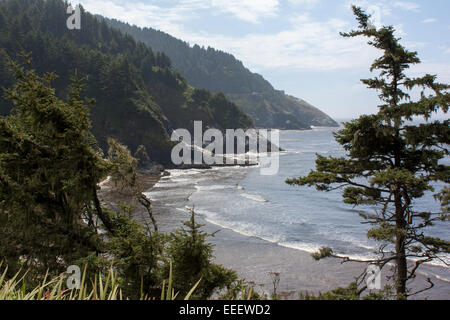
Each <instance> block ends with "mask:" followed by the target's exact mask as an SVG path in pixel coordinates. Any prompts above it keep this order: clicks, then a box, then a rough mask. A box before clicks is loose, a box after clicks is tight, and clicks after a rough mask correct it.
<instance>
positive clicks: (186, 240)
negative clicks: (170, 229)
mask: <svg viewBox="0 0 450 320" xmlns="http://www.w3.org/2000/svg"><path fill="white" fill-rule="evenodd" d="M184 225H185V227H186V228H181V230H177V231H176V232H175V233H172V234H171V237H170V243H169V246H168V248H167V252H168V256H169V258H170V259H171V261H172V262H173V269H174V277H173V278H174V283H175V285H174V288H175V291H179V292H180V294H181V295H185V294H186V293H187V291H186V290H188V289H189V288H191V287H192V286H193V285H194V284H195V283H196V282H197V281H198V280H199V278H201V279H202V281H201V283H200V284H199V285H198V287H197V289H196V291H195V293H194V294H193V295H192V298H193V299H206V298H208V297H210V296H211V295H212V294H213V293H215V292H216V291H218V290H220V289H223V288H226V287H229V286H230V285H231V284H232V283H233V282H234V281H235V280H236V273H235V272H234V271H232V270H228V269H225V268H224V267H223V266H221V265H217V264H213V263H212V261H211V259H212V254H213V245H212V244H210V243H207V242H206V240H207V237H209V236H213V234H208V233H205V232H203V231H202V230H201V227H202V225H200V224H198V223H196V221H195V213H194V211H192V214H191V219H190V220H189V221H186V222H185V223H184Z"/></svg>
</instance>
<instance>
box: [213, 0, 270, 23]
mask: <svg viewBox="0 0 450 320" xmlns="http://www.w3.org/2000/svg"><path fill="white" fill-rule="evenodd" d="M205 2H206V3H211V6H212V7H214V8H216V9H218V10H220V11H222V12H226V13H231V14H232V15H234V16H235V17H236V18H238V19H241V20H244V21H247V22H252V23H258V22H260V19H261V18H266V17H274V16H276V14H277V12H278V7H279V1H278V0H226V1H223V0H212V1H205ZM206 3H205V5H206Z"/></svg>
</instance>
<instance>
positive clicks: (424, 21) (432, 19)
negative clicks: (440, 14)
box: [422, 18, 437, 23]
mask: <svg viewBox="0 0 450 320" xmlns="http://www.w3.org/2000/svg"><path fill="white" fill-rule="evenodd" d="M436 21H437V20H436V19H434V18H429V19H425V20H422V23H433V22H436Z"/></svg>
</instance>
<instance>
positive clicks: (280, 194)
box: [148, 128, 450, 281]
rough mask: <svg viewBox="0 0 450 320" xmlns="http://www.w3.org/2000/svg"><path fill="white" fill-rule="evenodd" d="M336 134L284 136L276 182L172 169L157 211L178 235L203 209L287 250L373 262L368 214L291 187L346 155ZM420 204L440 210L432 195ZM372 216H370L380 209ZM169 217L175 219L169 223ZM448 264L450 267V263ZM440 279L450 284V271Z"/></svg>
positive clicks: (444, 233) (252, 174)
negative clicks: (327, 159)
mask: <svg viewBox="0 0 450 320" xmlns="http://www.w3.org/2000/svg"><path fill="white" fill-rule="evenodd" d="M336 130H337V129H335V128H334V129H333V128H317V129H314V130H309V131H281V132H280V146H281V147H282V148H283V149H284V150H285V152H282V153H280V169H279V172H278V174H277V175H275V176H263V175H261V174H260V170H259V168H248V167H247V168H241V167H231V168H230V167H228V168H214V169H212V170H196V169H192V170H172V171H171V175H170V176H168V177H163V178H162V179H161V180H160V182H159V183H158V184H157V185H156V186H155V187H154V188H153V189H152V190H151V191H150V192H149V193H148V195H149V196H150V197H151V198H152V199H153V200H154V208H155V212H157V214H158V213H160V214H161V217H162V216H165V218H163V219H162V220H161V221H162V228H163V229H164V228H165V229H167V230H168V229H171V228H173V226H174V222H175V221H181V220H186V216H187V215H188V209H189V208H195V211H196V213H197V214H199V215H200V216H201V217H202V218H203V219H205V220H206V221H208V222H210V223H213V224H215V225H217V226H219V227H220V228H226V229H231V230H233V231H235V232H238V233H240V234H243V235H246V236H250V237H257V238H260V239H263V240H266V241H270V242H272V243H276V244H277V245H280V246H284V247H289V248H294V249H298V250H303V251H308V252H313V251H316V250H317V249H318V248H320V247H323V246H327V247H331V248H333V250H334V251H335V252H336V253H340V254H344V255H348V256H351V257H353V258H367V257H373V256H374V250H376V249H377V247H378V244H377V243H376V242H374V241H371V240H368V239H367V237H366V233H367V230H368V229H369V226H368V225H367V224H363V223H362V222H363V220H362V218H361V217H360V216H359V215H358V212H359V211H361V210H362V209H364V208H360V207H358V208H355V207H353V206H351V205H347V204H344V203H343V202H342V191H341V190H335V191H331V192H320V191H316V190H315V189H314V188H309V187H293V186H289V185H287V184H286V183H285V180H286V179H287V178H292V177H299V176H304V175H307V174H308V173H309V172H310V170H312V169H314V167H315V159H316V154H321V155H325V156H336V157H340V156H344V155H345V152H344V150H343V149H342V147H341V146H340V145H339V144H338V143H336V142H335V141H334V137H333V132H334V131H336ZM447 160H448V159H446V161H447ZM438 187H439V186H438ZM416 205H417V206H418V207H420V208H422V209H428V210H434V211H436V210H439V203H438V202H436V201H435V200H434V198H433V196H432V194H431V193H430V194H427V196H426V197H424V199H421V200H420V201H419V202H418V203H416ZM365 209H367V210H368V211H367V210H366V212H368V213H370V210H372V209H370V208H365ZM164 212H170V215H169V218H168V217H167V214H163V213H164ZM429 232H430V233H429V234H430V235H433V236H438V237H440V238H442V239H447V240H448V239H449V236H450V234H449V225H448V223H440V224H437V225H436V226H434V227H433V228H431V229H430V231H429ZM443 259H445V260H446V261H447V262H449V261H450V260H449V259H448V256H443ZM435 263H436V264H438V265H442V263H441V262H439V261H436V262H435ZM447 270H448V269H447ZM440 277H441V278H444V280H445V279H447V280H448V281H450V274H449V273H448V272H443V273H440Z"/></svg>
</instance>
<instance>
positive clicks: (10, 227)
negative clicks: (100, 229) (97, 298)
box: [0, 54, 109, 273]
mask: <svg viewBox="0 0 450 320" xmlns="http://www.w3.org/2000/svg"><path fill="white" fill-rule="evenodd" d="M22 58H23V59H24V61H25V62H26V61H28V56H27V55H25V54H22ZM10 65H11V68H12V70H14V73H15V77H16V78H17V83H16V84H15V85H14V86H13V88H12V89H10V90H6V91H5V92H6V96H7V98H8V99H10V100H11V101H12V103H13V105H14V108H13V114H11V115H10V116H8V117H1V118H0V182H1V183H0V213H1V216H0V219H1V224H0V233H1V234H2V236H1V237H0V238H1V239H0V248H1V249H0V256H1V257H2V258H3V257H5V258H6V260H5V263H7V264H8V265H9V266H10V268H11V269H10V270H11V271H12V272H15V271H17V270H16V269H17V268H15V267H13V266H14V265H15V263H16V262H17V261H19V257H23V256H26V257H27V264H33V265H34V267H36V269H37V270H40V272H41V273H45V270H46V269H48V268H50V269H52V270H54V271H55V272H57V271H58V270H59V271H62V269H63V268H64V267H65V266H66V265H67V264H70V263H71V262H73V261H74V260H76V259H78V258H80V256H83V255H88V254H89V252H98V251H99V250H100V248H99V247H98V241H97V240H96V238H97V236H96V233H95V230H94V229H93V228H91V227H85V226H83V225H81V224H79V223H78V222H79V221H80V219H82V216H83V215H84V214H88V213H89V212H91V210H92V208H91V201H92V197H93V191H94V190H95V186H96V184H97V182H98V181H99V180H100V179H101V178H102V177H103V176H104V175H105V174H106V172H107V170H108V167H109V165H108V163H107V162H105V161H104V160H102V158H101V154H100V153H99V152H98V149H96V147H95V140H94V139H93V137H92V135H91V133H90V122H89V113H88V108H87V107H86V106H85V104H84V103H83V101H82V100H81V99H80V90H81V85H80V83H79V81H78V80H77V79H76V78H75V79H74V80H73V81H74V82H73V85H72V87H71V88H70V90H69V93H68V96H67V97H66V99H65V100H61V99H58V98H57V97H55V95H54V90H53V89H52V88H51V86H50V82H51V81H52V80H53V79H54V78H55V76H54V75H53V74H46V75H44V76H42V77H41V76H38V75H37V74H36V73H35V72H34V71H33V70H27V69H25V67H23V66H22V65H20V64H17V63H15V62H13V61H10ZM34 261H38V262H34Z"/></svg>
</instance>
